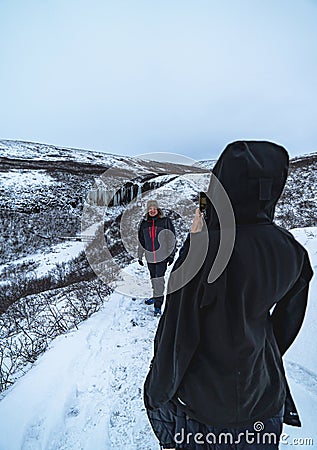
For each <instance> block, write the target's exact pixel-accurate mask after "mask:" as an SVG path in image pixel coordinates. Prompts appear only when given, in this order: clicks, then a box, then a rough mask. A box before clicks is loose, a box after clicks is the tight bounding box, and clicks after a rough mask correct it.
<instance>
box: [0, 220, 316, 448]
mask: <svg viewBox="0 0 317 450" xmlns="http://www.w3.org/2000/svg"><path fill="white" fill-rule="evenodd" d="M293 234H294V235H295V236H296V238H297V239H298V240H299V241H300V242H301V243H302V244H303V245H305V247H306V248H307V249H308V251H309V253H310V257H311V261H312V265H313V266H314V268H315V269H316V266H317V228H307V229H296V230H293ZM129 269H130V270H131V271H132V272H133V271H135V272H139V271H140V270H143V269H140V268H139V267H138V266H137V265H136V263H134V264H132V265H131V266H130V268H129ZM144 270H145V269H144ZM144 273H145V274H146V272H144ZM316 283H317V282H316V277H314V278H313V281H312V285H311V290H310V299H309V306H308V311H307V317H306V319H305V323H304V327H303V328H302V330H301V332H300V335H299V336H298V338H297V340H296V342H295V344H294V345H293V347H292V348H291V349H290V350H289V351H288V352H287V354H286V357H285V360H286V361H285V362H286V370H287V373H288V377H289V380H290V386H291V389H292V392H293V394H294V397H295V401H296V404H297V406H298V409H299V412H300V416H301V419H302V423H303V427H302V428H300V429H298V428H293V427H289V426H285V427H284V433H286V434H285V435H284V436H283V440H284V442H288V444H287V445H286V444H285V445H281V448H285V449H286V448H288V447H289V445H292V444H293V442H294V441H292V440H293V439H295V438H296V439H299V438H311V439H313V445H300V448H305V449H317V431H316V427H315V422H316V417H317V402H316V400H317V358H316V354H315V341H316V338H317V325H316V324H317V309H316V302H315V298H316V293H317V285H316ZM156 326H157V319H154V318H153V317H152V311H151V307H149V308H148V309H147V308H146V307H145V305H144V304H143V300H142V299H137V300H136V301H132V300H131V298H129V297H125V296H123V295H121V294H118V293H113V294H112V295H111V297H110V298H109V301H108V302H107V303H106V304H105V305H104V307H103V309H102V310H101V311H99V312H98V313H96V314H95V315H93V316H92V317H91V318H90V319H88V320H87V321H86V322H84V323H82V324H81V326H80V327H79V329H78V330H77V331H74V332H71V333H68V334H66V335H63V336H60V337H58V338H57V339H55V341H53V343H52V344H51V346H50V349H49V350H48V351H47V352H46V353H45V354H44V355H43V356H42V357H41V358H40V359H39V360H38V362H37V363H36V364H35V366H34V367H33V368H32V369H31V370H30V371H29V372H28V373H27V374H26V375H24V376H23V377H22V378H21V379H20V380H19V381H18V382H17V383H16V384H15V385H14V386H13V387H12V388H11V389H10V390H9V391H8V392H7V394H6V396H5V397H4V398H3V400H2V401H1V402H0V417H1V421H0V450H79V449H82V450H108V449H115V450H139V449H144V450H155V449H157V448H158V444H157V441H156V439H155V438H154V436H153V434H152V432H151V429H150V426H149V424H148V421H147V417H146V413H145V410H144V406H143V402H142V387H143V382H144V378H145V375H146V373H147V370H148V366H149V362H150V359H151V355H152V346H153V337H154V334H155V329H156ZM291 448H292V447H291Z"/></svg>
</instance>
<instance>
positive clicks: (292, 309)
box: [271, 250, 313, 355]
mask: <svg viewBox="0 0 317 450" xmlns="http://www.w3.org/2000/svg"><path fill="white" fill-rule="evenodd" d="M312 276H313V270H312V268H311V265H310V262H309V257H308V254H307V252H306V250H305V254H304V262H303V266H302V270H301V274H300V276H299V278H298V279H297V281H296V283H295V284H294V285H293V287H292V288H291V289H290V290H289V291H288V292H287V293H286V294H285V295H284V297H283V298H282V299H281V300H279V301H278V303H277V304H276V306H275V308H274V311H273V314H272V316H271V321H272V324H273V330H274V335H275V339H276V342H277V345H278V347H279V350H280V353H281V355H284V353H285V352H286V351H287V350H288V348H289V347H290V346H291V344H292V343H293V341H294V340H295V338H296V336H297V334H298V332H299V330H300V328H301V326H302V323H303V320H304V315H305V311H306V306H307V297H308V286H309V281H310V280H311V278H312Z"/></svg>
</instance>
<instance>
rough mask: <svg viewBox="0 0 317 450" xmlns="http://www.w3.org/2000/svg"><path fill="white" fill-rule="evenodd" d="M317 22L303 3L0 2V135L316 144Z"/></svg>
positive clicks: (211, 150)
mask: <svg viewBox="0 0 317 450" xmlns="http://www.w3.org/2000/svg"><path fill="white" fill-rule="evenodd" d="M316 24H317V2H316V1H313V0H265V1H263V0H239V1H238V0H221V1H220V0H219V1H213V0H195V1H194V0H192V1H186V0H182V1H178V0H175V1H173V0H169V1H167V0H160V1H157V2H154V1H150V0H144V1H141V0H130V1H128V0H126V1H124V0H109V1H107V0H103V1H102V0H91V1H89V2H88V1H81V0H76V1H75V0H63V1H62V0H46V1H43V0H33V1H32V0H28V1H22V0H21V1H17V0H0V58H1V59H0V62H1V68H0V79H1V83H0V94H1V97H0V98H1V109H0V138H2V139H21V140H30V141H36V142H45V143H51V144H55V145H61V146H69V147H78V148H89V149H95V150H101V151H105V152H111V153H119V154H126V155H136V154H140V153H146V152H176V153H181V154H184V155H187V156H189V157H192V158H194V159H206V158H215V157H217V156H218V155H219V153H220V152H221V150H222V149H223V148H224V146H225V145H226V144H227V143H228V142H229V141H232V140H235V139H242V138H248V139H269V140H273V141H275V142H278V143H281V144H282V145H284V146H285V147H286V148H287V149H288V150H289V152H290V154H291V155H293V156H294V155H296V154H302V153H310V152H313V151H317V127H316V118H317V25H316Z"/></svg>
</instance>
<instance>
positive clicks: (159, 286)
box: [147, 261, 167, 308]
mask: <svg viewBox="0 0 317 450" xmlns="http://www.w3.org/2000/svg"><path fill="white" fill-rule="evenodd" d="M147 266H148V268H149V271H150V277H151V284H152V289H153V298H154V300H155V301H154V307H155V308H161V306H162V304H163V300H164V287H165V282H164V275H165V272H166V268H167V262H166V261H160V262H158V263H147Z"/></svg>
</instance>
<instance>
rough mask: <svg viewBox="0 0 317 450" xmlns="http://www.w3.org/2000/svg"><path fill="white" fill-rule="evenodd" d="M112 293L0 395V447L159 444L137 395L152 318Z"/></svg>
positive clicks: (88, 449) (86, 449)
mask: <svg viewBox="0 0 317 450" xmlns="http://www.w3.org/2000/svg"><path fill="white" fill-rule="evenodd" d="M151 313H152V309H150V310H148V309H145V307H144V305H143V301H142V300H137V301H135V302H133V301H132V300H131V299H130V298H128V297H124V296H122V295H119V294H116V293H114V294H112V296H111V298H110V300H109V302H107V303H106V304H105V307H104V308H103V309H102V311H100V312H98V313H96V314H95V315H94V316H92V317H91V318H90V319H89V320H88V321H86V322H85V323H83V324H82V325H81V326H80V328H79V330H78V331H76V332H72V333H69V334H67V335H64V336H60V337H59V338H57V339H56V340H55V341H54V344H53V346H52V348H51V349H50V350H49V351H48V352H47V353H45V354H44V355H43V356H42V357H41V358H40V359H39V361H38V363H37V364H36V365H35V367H33V369H31V370H30V372H28V373H27V374H26V375H25V376H24V377H23V378H21V379H20V380H19V381H18V382H17V383H16V385H15V386H14V387H13V388H12V389H11V391H10V392H9V393H8V394H7V396H6V397H5V398H4V399H3V400H2V401H1V403H0V416H1V423H0V449H1V450H18V449H19V450H20V449H21V450H22V449H23V450H66V449H67V450H79V449H83V450H98V449H118V450H119V449H126V450H137V449H140V448H146V449H148V450H151V449H155V448H157V443H156V441H155V438H154V436H153V435H152V432H151V430H150V427H149V424H148V421H147V417H146V413H145V409H144V406H143V400H142V386H143V382H144V378H145V376H146V373H147V370H148V366H149V361H150V359H151V352H152V343H153V337H154V332H155V328H156V325H157V319H154V318H153V316H152V314H151Z"/></svg>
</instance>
